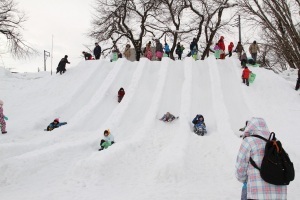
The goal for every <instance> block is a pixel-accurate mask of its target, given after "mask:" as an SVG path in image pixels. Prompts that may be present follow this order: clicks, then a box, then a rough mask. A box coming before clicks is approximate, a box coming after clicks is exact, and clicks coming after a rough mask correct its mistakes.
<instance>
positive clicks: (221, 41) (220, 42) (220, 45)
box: [218, 39, 225, 51]
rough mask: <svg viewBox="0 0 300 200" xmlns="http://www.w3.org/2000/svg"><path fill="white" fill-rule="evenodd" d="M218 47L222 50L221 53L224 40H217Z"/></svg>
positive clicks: (223, 47) (223, 48)
mask: <svg viewBox="0 0 300 200" xmlns="http://www.w3.org/2000/svg"><path fill="white" fill-rule="evenodd" d="M218 46H219V47H220V49H222V50H223V51H225V44H224V40H223V39H220V40H219V42H218Z"/></svg>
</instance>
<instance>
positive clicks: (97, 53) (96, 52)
mask: <svg viewBox="0 0 300 200" xmlns="http://www.w3.org/2000/svg"><path fill="white" fill-rule="evenodd" d="M95 45H96V46H95V48H94V56H95V59H96V60H99V59H100V56H101V47H100V46H99V44H98V43H97V42H96V43H95Z"/></svg>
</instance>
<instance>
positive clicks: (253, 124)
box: [235, 117, 287, 200]
mask: <svg viewBox="0 0 300 200" xmlns="http://www.w3.org/2000/svg"><path fill="white" fill-rule="evenodd" d="M253 134H256V135H260V136H262V137H264V138H266V139H268V138H269V135H270V132H269V129H268V127H267V125H266V122H265V120H264V119H262V118H255V117H253V118H252V119H251V120H249V121H248V123H247V127H246V128H245V131H244V136H249V135H253ZM265 145H266V142H265V141H264V140H261V139H259V138H256V137H245V138H244V140H243V142H242V144H241V146H240V149H239V152H238V155H237V159H236V165H235V168H236V171H235V175H236V178H237V179H238V180H239V181H240V182H242V183H245V182H247V199H263V200H275V199H276V200H286V199H287V186H283V185H280V186H279V185H273V184H269V183H267V182H265V181H264V180H263V179H262V178H261V176H260V172H259V170H257V169H256V168H254V167H253V166H252V165H251V164H250V163H249V160H250V157H251V158H252V159H253V160H254V162H255V163H256V164H257V165H258V166H259V167H260V166H261V162H262V159H263V156H264V151H265Z"/></svg>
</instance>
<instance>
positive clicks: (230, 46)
mask: <svg viewBox="0 0 300 200" xmlns="http://www.w3.org/2000/svg"><path fill="white" fill-rule="evenodd" d="M233 47H234V44H233V42H230V44H229V45H228V52H229V57H231V56H232V49H233Z"/></svg>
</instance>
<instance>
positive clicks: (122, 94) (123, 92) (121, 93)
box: [118, 89, 125, 97]
mask: <svg viewBox="0 0 300 200" xmlns="http://www.w3.org/2000/svg"><path fill="white" fill-rule="evenodd" d="M124 95H125V91H124V90H121V89H120V90H119V91H118V96H119V97H123V96H124Z"/></svg>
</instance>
